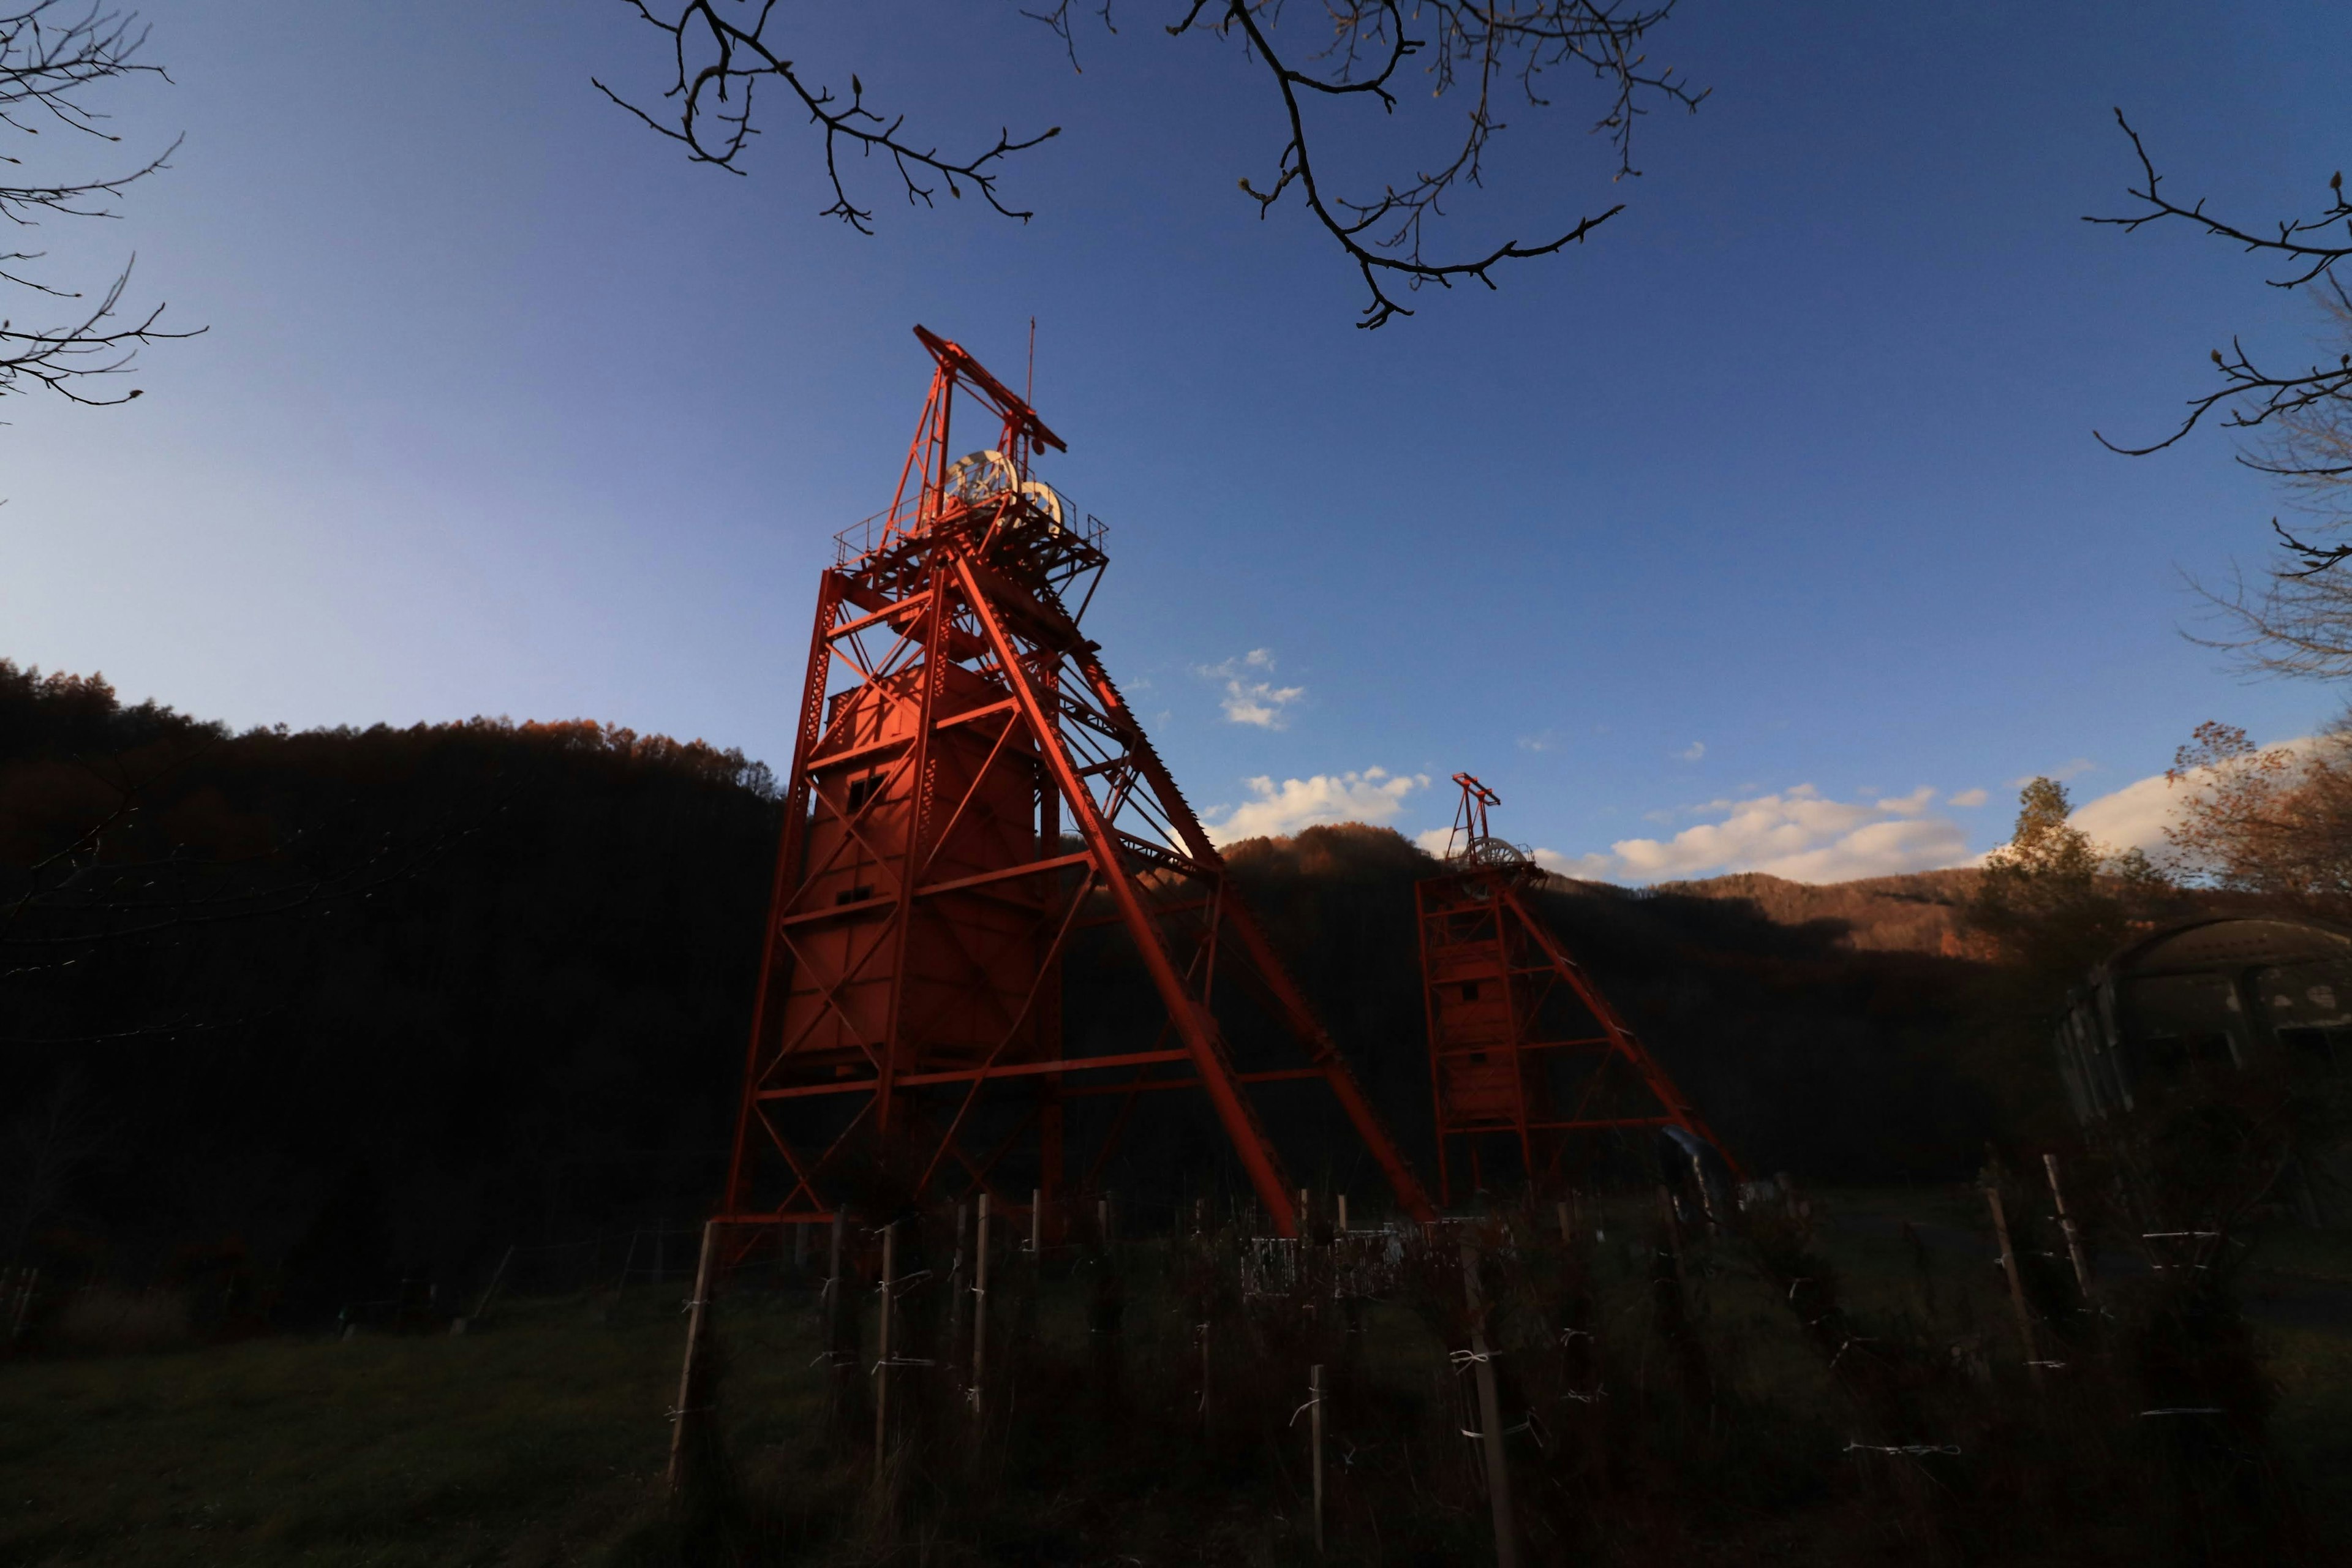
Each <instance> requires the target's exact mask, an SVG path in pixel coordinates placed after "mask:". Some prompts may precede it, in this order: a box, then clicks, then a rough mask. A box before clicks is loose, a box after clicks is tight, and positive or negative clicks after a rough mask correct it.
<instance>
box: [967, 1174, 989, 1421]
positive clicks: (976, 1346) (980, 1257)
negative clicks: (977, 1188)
mask: <svg viewBox="0 0 2352 1568" xmlns="http://www.w3.org/2000/svg"><path fill="white" fill-rule="evenodd" d="M987 1373H988V1194H986V1193H982V1194H980V1233H979V1236H978V1237H977V1239H976V1244H975V1245H974V1247H973V1248H972V1287H971V1395H970V1397H971V1413H972V1414H973V1415H979V1414H980V1413H981V1398H980V1391H981V1388H982V1385H983V1383H984V1380H985V1378H986V1376H987Z"/></svg>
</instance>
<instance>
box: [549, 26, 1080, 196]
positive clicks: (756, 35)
mask: <svg viewBox="0 0 2352 1568" xmlns="http://www.w3.org/2000/svg"><path fill="white" fill-rule="evenodd" d="M622 3H623V4H624V5H627V6H628V7H629V9H630V10H632V11H634V12H635V13H636V14H637V16H639V17H641V18H642V19H643V20H644V21H645V22H646V24H647V25H648V26H652V27H654V28H655V29H656V30H657V31H659V32H661V33H664V34H666V35H667V37H668V38H669V41H670V42H669V48H670V55H671V59H672V61H673V63H674V66H675V76H674V79H673V80H672V82H671V85H670V86H669V87H668V88H667V89H666V90H665V91H664V92H663V93H662V97H663V98H664V99H665V100H667V101H668V103H669V106H670V107H669V108H667V110H665V111H664V118H662V119H656V118H655V117H654V116H653V115H652V114H650V113H648V112H646V110H643V109H640V108H639V107H638V106H637V105H636V104H635V103H632V102H631V101H629V100H627V99H625V98H624V97H622V96H621V95H620V94H619V93H617V92H615V91H614V90H613V89H611V88H609V87H607V86H605V85H604V82H603V81H602V80H597V81H596V82H595V87H596V89H597V90H598V91H599V92H602V93H603V94H604V96H605V97H606V98H609V99H611V100H613V101H614V103H616V104H618V105H620V106H621V107H622V108H623V109H625V110H628V111H629V112H630V113H632V114H634V115H635V116H636V117H637V118H638V119H639V120H641V121H644V122H645V123H646V125H648V126H650V127H651V128H652V129H653V130H654V131H656V132H659V133H660V134H661V135H663V136H666V137H667V138H669V139H670V140H671V141H673V142H678V143H680V144H682V145H683V146H684V147H685V148H686V149H687V155H688V157H689V158H691V159H692V160H693V161H694V162H696V163H711V164H716V165H717V166H718V167H719V168H722V169H726V170H729V171H730V172H731V173H734V174H743V173H744V172H745V171H744V170H743V169H742V168H741V166H740V162H739V161H740V158H741V157H742V154H743V150H744V149H745V148H746V147H747V146H749V145H750V144H751V138H752V137H754V136H756V135H758V134H759V131H758V129H757V128H756V127H755V126H753V125H752V123H751V99H752V92H753V89H755V88H756V87H757V86H758V85H759V84H760V83H761V81H776V82H781V83H782V84H783V85H784V86H785V87H786V88H787V89H790V90H791V92H792V93H793V96H794V97H796V98H798V99H799V100H800V101H801V105H802V107H803V108H804V109H805V110H808V116H809V120H810V122H811V123H813V124H814V125H817V126H820V127H822V129H823V136H824V172H825V176H826V178H827V179H828V180H830V181H831V182H832V184H833V205H831V206H829V207H827V208H825V209H824V216H826V217H837V218H839V219H841V220H842V221H843V222H844V223H845V224H847V225H849V226H851V227H852V228H855V229H856V230H857V231H858V232H859V233H860V234H871V233H873V232H874V228H873V218H874V214H873V211H872V209H870V208H867V207H861V206H859V205H857V204H856V202H855V201H853V200H851V199H850V195H849V190H848V187H847V186H846V185H845V184H843V183H842V173H841V153H842V151H843V149H844V147H845V146H846V147H847V148H848V149H849V150H850V151H853V152H856V153H858V154H859V155H860V156H864V157H871V156H873V155H875V154H877V153H879V154H881V155H882V156H884V157H886V158H887V159H889V160H890V162H891V164H892V166H893V167H894V168H896V169H897V171H898V179H899V182H900V183H901V184H903V185H904V186H905V187H906V193H907V200H908V204H909V205H912V204H914V203H916V202H920V203H922V204H923V205H925V206H929V205H933V203H932V200H931V198H932V197H933V196H934V195H937V194H938V186H937V184H926V183H925V182H927V181H937V182H940V183H943V184H945V185H946V186H947V190H948V195H950V196H953V197H958V198H961V196H962V195H963V190H964V186H966V185H970V186H971V188H972V189H973V190H975V191H977V192H978V193H979V194H980V196H981V198H982V200H983V201H985V202H987V203H988V205H990V206H992V207H993V208H995V209H996V210H997V211H998V212H999V213H1002V214H1003V215H1004V216H1006V217H1011V218H1020V219H1023V220H1024V221H1025V220H1027V219H1028V218H1029V217H1030V216H1032V215H1031V214H1029V213H1028V212H1026V211H1024V210H1021V209H1019V208H1015V207H1010V206H1007V205H1004V203H1003V200H1002V199H1001V198H1000V197H999V196H998V195H997V189H996V181H997V177H998V167H999V166H1000V165H1002V164H1003V161H1004V160H1005V159H1007V158H1009V157H1011V156H1012V155H1013V153H1023V152H1026V151H1028V150H1029V149H1030V148H1032V147H1034V146H1036V145H1038V144H1039V143H1040V142H1046V141H1049V140H1051V139H1052V138H1054V137H1055V136H1058V135H1060V134H1061V133H1062V128H1061V127H1060V126H1058V125H1056V126H1055V127H1053V128H1052V129H1051V130H1048V131H1045V132H1040V133H1038V134H1037V135H1034V136H1031V137H1026V138H1024V139H1021V140H1015V139H1014V138H1013V133H1012V132H1011V131H1010V130H1005V131H1002V132H999V133H998V135H997V138H996V144H995V145H994V146H992V147H991V148H989V149H988V150H987V151H986V152H983V153H980V154H979V155H977V156H975V157H967V158H951V157H946V156H943V155H941V154H940V151H939V149H938V148H937V147H936V146H932V147H921V146H918V145H916V144H915V143H914V142H911V141H908V139H906V137H905V136H903V135H902V134H901V132H903V131H904V129H905V126H906V116H905V115H903V114H898V115H890V116H884V115H881V114H877V113H876V112H875V111H874V110H870V109H868V108H866V87H865V84H864V83H863V82H861V81H860V80H858V79H857V78H856V75H854V74H853V75H852V76H851V77H850V79H849V97H848V99H847V100H842V99H840V98H838V97H836V96H835V94H834V91H833V89H831V88H828V87H824V86H822V85H819V86H815V87H811V86H810V85H809V83H808V81H807V79H805V78H804V77H803V74H802V73H801V72H800V71H799V70H798V69H796V68H794V66H793V62H792V61H791V60H788V59H785V58H782V56H780V55H778V54H776V53H775V52H774V50H773V49H772V47H771V45H770V36H769V26H770V24H771V23H772V22H773V20H774V16H775V9H776V0H684V3H683V4H680V5H675V6H673V5H671V4H669V3H668V0H622ZM779 30H781V29H779Z"/></svg>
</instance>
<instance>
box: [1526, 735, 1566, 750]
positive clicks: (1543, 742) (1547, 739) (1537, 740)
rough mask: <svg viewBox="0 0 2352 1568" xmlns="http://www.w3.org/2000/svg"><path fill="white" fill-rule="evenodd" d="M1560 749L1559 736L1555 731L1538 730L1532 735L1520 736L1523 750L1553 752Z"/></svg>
mask: <svg viewBox="0 0 2352 1568" xmlns="http://www.w3.org/2000/svg"><path fill="white" fill-rule="evenodd" d="M1519 750H1521V751H1523V752H1552V751H1558V750H1559V734H1558V733H1557V732H1556V731H1550V730H1538V731H1536V732H1535V733H1534V734H1532V735H1522V736H1520V737H1519Z"/></svg>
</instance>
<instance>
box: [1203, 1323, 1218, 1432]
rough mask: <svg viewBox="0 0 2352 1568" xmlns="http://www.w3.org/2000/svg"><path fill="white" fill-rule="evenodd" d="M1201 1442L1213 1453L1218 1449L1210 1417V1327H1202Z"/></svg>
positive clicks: (1204, 1325)
mask: <svg viewBox="0 0 2352 1568" xmlns="http://www.w3.org/2000/svg"><path fill="white" fill-rule="evenodd" d="M1201 1442H1202V1446H1203V1447H1207V1448H1209V1449H1210V1450H1212V1451H1214V1449H1215V1447H1216V1428H1215V1426H1213V1424H1212V1422H1211V1420H1210V1416H1209V1325H1208V1324H1206V1323H1202V1325H1201Z"/></svg>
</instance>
